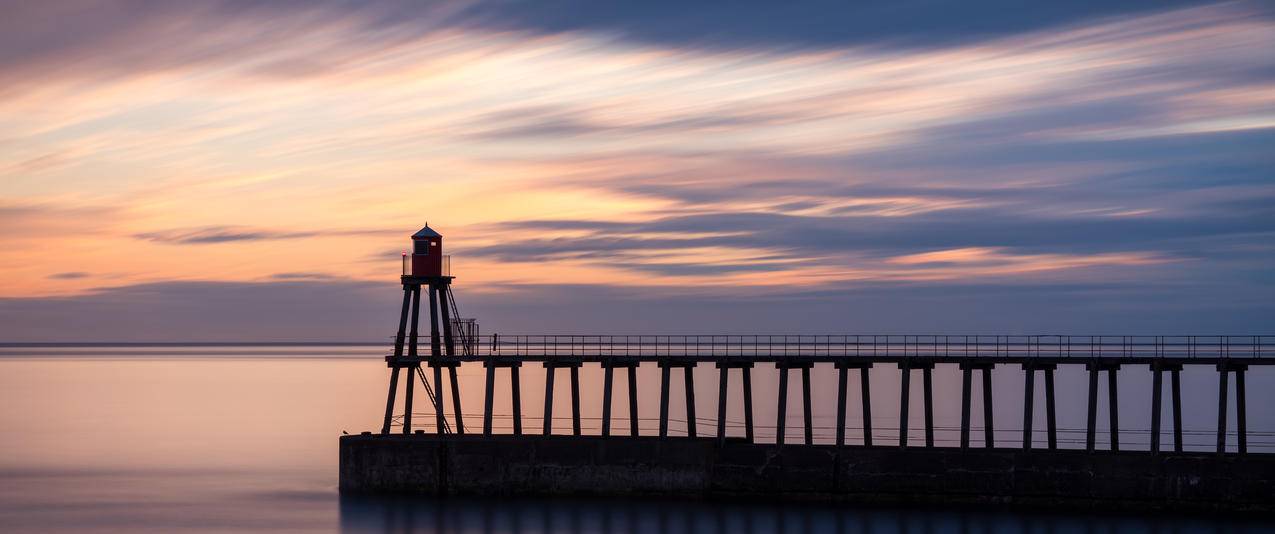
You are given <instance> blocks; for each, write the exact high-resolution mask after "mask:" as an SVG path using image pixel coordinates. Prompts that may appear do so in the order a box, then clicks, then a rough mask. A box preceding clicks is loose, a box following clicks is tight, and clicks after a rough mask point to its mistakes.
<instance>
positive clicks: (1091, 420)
mask: <svg viewBox="0 0 1275 534" xmlns="http://www.w3.org/2000/svg"><path fill="white" fill-rule="evenodd" d="M1085 370H1087V371H1088V372H1089V417H1088V424H1087V425H1086V427H1085V450H1088V451H1092V450H1094V448H1095V441H1096V437H1097V423H1098V372H1099V371H1106V372H1107V413H1108V416H1109V420H1110V421H1111V450H1113V451H1118V450H1120V418H1119V417H1120V416H1119V414H1120V400H1119V396H1118V395H1117V390H1116V382H1117V380H1116V372H1117V371H1119V370H1120V364H1118V363H1108V362H1090V363H1087V364H1085Z"/></svg>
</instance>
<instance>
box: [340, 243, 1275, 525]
mask: <svg viewBox="0 0 1275 534" xmlns="http://www.w3.org/2000/svg"><path fill="white" fill-rule="evenodd" d="M427 230H429V228H428V227H426V228H425V229H423V230H422V232H420V233H418V234H417V236H414V239H419V240H422V241H424V240H435V241H436V242H437V243H438V244H436V245H426V246H424V247H422V246H420V245H418V246H417V247H416V249H415V250H417V251H420V250H425V251H426V253H424V254H422V256H424V255H427V254H429V253H431V252H432V253H434V254H435V255H434V256H431V257H430V258H431V259H430V260H426V258H423V257H420V256H416V255H414V257H413V258H412V259H411V260H410V262H409V260H408V258H407V257H406V255H405V256H404V275H403V277H402V283H403V287H404V298H403V305H402V309H401V314H400V321H399V328H398V332H397V334H396V335H395V337H394V349H393V352H392V353H391V354H389V355H387V356H386V357H385V363H386V365H387V366H388V368H389V369H390V372H391V375H390V386H389V390H388V395H387V400H386V408H385V414H384V419H383V424H382V428H381V430H380V432H379V433H373V432H364V433H362V434H361V435H354V436H344V437H342V438H341V468H340V473H341V489H342V491H344V492H349V493H378V492H392V493H419V494H430V495H445V494H472V495H511V494H518V495H521V494H532V495H535V494H548V495H554V494H569V495H576V494H582V495H662V496H679V497H685V496H694V497H757V498H767V499H814V500H850V501H870V502H940V503H963V502H989V503H1012V504H1031V505H1042V506H1065V507H1081V508H1179V509H1201V510H1260V511H1271V510H1275V504H1272V502H1273V501H1275V499H1271V498H1270V496H1271V495H1275V454H1270V453H1266V452H1253V451H1250V447H1249V437H1250V432H1249V429H1248V424H1247V421H1248V406H1247V400H1246V399H1247V394H1246V387H1247V385H1248V384H1247V381H1246V375H1247V373H1248V371H1249V370H1250V368H1260V367H1262V366H1269V365H1275V336H1261V335H1236V336H1225V335H1221V336H1194V335H1180V336H1140V335H1139V336H1135V335H1129V336H1110V335H1092V336H1069V335H760V334H758V335H488V336H481V335H478V332H477V326H476V325H475V324H474V323H473V322H472V321H468V322H467V321H466V320H460V319H458V318H459V317H460V313H459V310H458V309H457V308H456V304H455V298H454V297H453V296H452V293H451V289H450V284H451V281H452V277H451V276H450V273H449V272H447V271H449V270H450V269H449V267H450V265H449V260H447V259H446V258H442V257H439V256H438V254H437V253H438V252H441V236H438V235H437V233H434V232H432V230H430V231H427ZM418 236H420V237H419V238H418ZM418 243H419V241H418ZM434 249H438V250H434ZM428 261H434V262H438V263H433V264H431V263H428ZM425 270H428V272H424V271H425ZM424 290H427V291H424ZM423 292H425V294H427V295H428V308H427V313H426V315H427V316H428V319H427V320H428V321H429V324H430V336H429V339H428V347H427V350H422V347H421V346H420V344H419V337H420V335H419V333H418V322H419V320H420V304H421V300H422V293H423ZM464 365H471V366H481V367H482V369H483V371H482V372H483V376H484V379H485V380H484V389H483V390H482V391H481V392H466V393H468V394H470V395H476V394H479V393H481V396H482V398H483V400H484V402H483V408H482V413H481V420H482V425H481V428H471V427H470V426H468V425H467V424H466V420H465V414H464V411H463V409H462V408H463V407H462V403H461V398H462V392H461V391H460V389H461V387H460V381H459V380H458V378H457V377H458V369H459V368H461V367H462V366H464ZM524 365H535V366H538V367H542V368H543V372H544V377H545V379H544V385H545V387H544V391H543V395H539V394H538V392H530V391H526V390H525V388H523V387H522V379H521V377H520V370H521V369H522V368H523V367H524ZM644 366H645V367H644ZM701 366H705V367H709V366H711V369H714V370H715V371H716V372H715V374H716V381H715V383H707V384H705V383H698V384H697V383H696V373H695V371H696V369H698V368H700V367H701ZM938 366H942V368H943V369H945V370H948V371H955V372H959V374H960V378H961V388H960V394H959V397H955V398H953V397H952V396H951V395H948V396H946V397H943V398H938V395H937V394H936V392H935V389H934V374H935V369H936V367H938ZM586 368H592V369H596V370H597V371H600V373H601V375H602V385H601V395H600V397H593V398H583V397H582V395H581V373H582V370H583V369H586ZM640 368H646V369H651V368H654V369H657V370H658V380H656V381H655V382H654V383H651V381H649V380H648V381H640V380H639V379H638V375H639V373H638V370H639V369H640ZM882 368H885V369H889V370H891V372H897V375H896V376H897V380H898V385H899V388H898V393H897V394H898V395H899V397H898V415H899V418H898V424H897V426H896V427H894V428H892V429H882V428H879V427H878V428H873V408H872V406H873V404H874V401H876V402H875V403H876V404H877V405H878V406H880V405H881V402H882V399H880V398H874V396H873V390H872V387H871V381H870V380H869V371H870V370H872V369H878V370H880V369H882ZM426 369H428V370H429V373H427V372H426ZM1007 369H1008V370H1012V371H1013V372H1014V373H1017V374H1018V375H1019V376H1020V377H1021V384H1022V388H1023V397H1022V402H1023V406H1022V414H1023V417H1022V420H1021V421H996V420H995V417H994V413H993V407H994V406H996V403H997V402H1003V401H998V400H997V399H995V398H993V392H994V388H993V387H992V385H991V384H992V372H993V371H994V370H1001V371H1002V372H1004V370H1007ZM1060 369H1065V370H1083V373H1084V376H1085V377H1086V378H1087V382H1086V387H1085V388H1084V389H1079V390H1077V389H1075V388H1072V389H1066V390H1060V389H1061V388H1058V387H1056V384H1055V374H1056V373H1057V372H1059V371H1060ZM1121 369H1137V370H1140V371H1141V372H1145V373H1147V374H1148V375H1149V377H1150V380H1151V393H1150V394H1151V398H1150V401H1151V402H1150V413H1148V414H1147V415H1148V417H1147V418H1146V419H1147V420H1148V421H1149V422H1150V429H1149V431H1142V432H1145V433H1146V434H1147V435H1148V436H1149V441H1148V443H1147V445H1148V446H1147V447H1146V448H1138V449H1136V450H1135V449H1132V448H1130V447H1128V446H1124V447H1122V445H1121V443H1120V436H1121V434H1122V433H1126V434H1127V433H1128V431H1127V430H1126V431H1122V430H1121V425H1120V421H1119V414H1120V410H1119V409H1117V407H1118V406H1119V403H1120V401H1119V399H1120V382H1121V381H1120V379H1119V374H1118V371H1119V370H1121ZM1187 369H1191V370H1200V369H1206V370H1208V371H1209V372H1212V373H1216V377H1217V384H1218V387H1217V397H1216V398H1214V399H1212V402H1216V407H1217V419H1216V429H1215V432H1216V433H1215V437H1216V446H1215V447H1214V448H1213V450H1211V451H1200V450H1187V449H1186V447H1184V439H1183V436H1184V429H1183V427H1182V420H1183V415H1182V414H1183V405H1184V398H1186V399H1188V400H1187V401H1186V402H1191V403H1193V405H1197V406H1198V405H1199V404H1200V403H1201V402H1209V401H1208V400H1207V399H1203V398H1201V395H1193V394H1192V393H1193V392H1192V391H1190V390H1188V389H1186V388H1184V387H1183V381H1182V373H1183V372H1184V370H1187ZM755 373H773V375H771V376H773V378H776V379H777V381H778V382H777V383H778V394H777V396H776V397H775V398H759V397H758V396H757V395H755V394H754V391H753V382H754V378H756V377H757V375H756V374H755ZM812 374H815V375H829V376H830V375H835V377H836V381H835V384H836V385H835V392H826V391H822V392H820V393H821V395H815V392H814V391H813V389H814V386H813V382H814V381H812ZM428 375H432V380H430V377H429V376H428ZM617 375H618V376H617ZM794 375H795V376H794ZM918 378H919V387H920V388H921V395H920V398H921V405H920V406H914V405H912V402H913V399H912V396H913V395H912V388H913V387H916V386H917V385H918V384H914V382H917V380H916V379H918ZM976 378H977V380H976ZM401 379H402V381H404V382H405V384H403V386H402V388H401V389H402V390H403V397H402V399H401V400H402V411H401V412H399V411H398V409H397V407H398V406H399V404H398V402H397V401H398V399H397V398H396V396H397V395H398V391H399V389H400V385H399V382H400V380H401ZM560 379H566V380H569V381H570V389H569V398H567V399H555V394H554V393H555V381H557V380H560ZM792 379H796V380H792ZM616 380H621V381H623V384H624V386H625V387H624V389H625V390H626V391H627V395H626V397H627V398H622V399H616V398H614V397H615V396H616V395H615V394H614V393H615V390H616V389H617V388H616V387H615V386H616V384H615V382H616ZM736 380H738V382H737V383H738V384H739V385H740V388H739V390H740V392H741V394H740V395H739V396H738V397H732V396H730V395H729V391H730V384H731V382H732V381H736ZM1037 380H1041V381H1042V382H1043V386H1044V387H1043V397H1038V395H1037V391H1038V388H1037V382H1036V381H1037ZM417 382H420V385H421V386H422V388H423V389H424V390H425V393H426V396H427V401H426V402H424V404H425V406H426V407H427V409H428V410H429V411H430V412H432V413H428V414H415V413H414V410H415V408H416V406H417V405H416V404H415V403H416V402H418V400H417V399H416V398H415V394H414V387H415V384H416V383H417ZM677 382H680V389H681V390H682V393H683V395H684V399H675V398H673V395H672V390H673V389H674V387H675V385H676V383H677ZM790 382H795V383H790ZM1166 382H1167V383H1166ZM855 383H857V387H855V388H854V389H857V395H852V394H851V389H852V388H851V386H852V385H853V384H855ZM976 384H977V385H978V386H979V389H980V390H981V391H980V393H981V394H980V395H978V396H977V397H975V395H974V386H975V385H976ZM1272 385H1275V384H1269V383H1263V384H1260V385H1259V387H1263V388H1269V387H1271V386H1272ZM789 388H799V389H800V395H799V399H800V400H799V402H800V412H801V414H802V418H801V420H800V421H793V422H790V421H788V420H787V415H788V413H789V406H788V402H789V397H790V394H789ZM1166 389H1167V390H1168V391H1165V390H1166ZM714 391H715V393H716V410H715V414H705V417H703V418H701V417H700V416H699V414H697V413H696V395H705V394H712V393H713V392H714ZM444 393H448V394H446V395H445V394H444ZM889 393H890V394H895V393H894V392H893V391H891V392H889ZM834 394H835V395H834ZM528 395H531V396H533V397H537V398H531V399H528V402H543V411H542V412H541V413H542V415H541V416H540V417H539V418H538V419H539V420H538V421H536V420H530V419H531V418H530V417H528V416H526V415H525V414H524V413H523V412H524V398H523V397H524V396H528ZM498 396H499V397H500V398H501V399H505V398H507V399H509V403H510V406H509V411H508V412H503V413H500V414H498V413H497V407H496V406H495V399H496V398H497V397H498ZM654 396H658V399H659V408H658V411H657V413H656V414H642V413H639V398H644V399H645V398H654ZM834 397H835V399H836V400H835V406H833V407H831V410H829V411H835V413H836V417H835V423H834V425H833V426H834V428H833V433H832V436H831V439H816V430H817V429H816V427H815V425H814V422H813V420H814V417H813V415H812V413H813V410H814V409H816V408H820V409H828V408H829V407H828V406H826V404H824V403H823V402H820V404H824V405H821V406H820V405H816V404H815V400H814V399H816V398H819V399H825V398H829V399H830V398H834ZM564 401H565V402H567V403H568V404H567V407H566V408H563V407H562V406H561V405H560V404H558V405H556V404H555V403H561V402H564ZM626 401H627V405H628V410H627V411H628V416H627V420H625V421H615V420H614V418H613V416H612V412H613V406H614V404H615V403H616V402H626ZM1038 402H1039V404H1037V403H1038ZM1100 402H1105V404H1106V405H1107V406H1108V407H1109V409H1108V410H1106V411H1107V421H1106V422H1105V423H1106V435H1105V436H1099V421H1098V413H1099V410H1098V407H1099V403H1100ZM589 403H597V404H596V405H598V406H600V411H601V418H600V421H599V425H598V427H597V432H596V433H594V432H592V430H593V429H592V428H591V429H590V430H591V431H590V432H585V430H584V424H583V417H582V414H581V406H582V405H585V404H589ZM756 403H773V404H772V405H773V406H775V412H774V414H775V416H774V420H773V421H759V420H757V418H756V417H754V415H755V414H754V408H755V406H756ZM936 403H942V404H943V405H946V406H953V405H956V404H957V403H959V406H960V414H961V416H960V425H959V440H957V441H956V442H955V443H944V442H940V441H938V440H936V438H935V434H936V425H935V421H934V419H935V418H934V413H935V405H936ZM1063 403H1066V404H1067V405H1068V406H1073V407H1075V406H1077V404H1078V403H1083V406H1084V409H1085V413H1086V415H1087V417H1086V423H1085V427H1084V439H1083V446H1072V447H1067V446H1064V444H1063V443H1061V440H1060V439H1059V434H1060V432H1061V431H1062V430H1063V429H1060V428H1059V426H1058V424H1057V411H1058V407H1059V406H1060V405H1061V404H1063ZM1232 403H1233V404H1234V406H1235V412H1234V414H1233V417H1234V420H1235V428H1228V420H1230V419H1231V416H1230V415H1228V406H1229V405H1231V404H1232ZM449 404H450V405H451V406H450V408H449V407H448V405H449ZM677 404H681V405H682V406H681V408H682V409H683V410H684V413H685V414H686V417H685V419H684V420H675V419H673V418H672V417H671V416H670V407H671V406H676V405H677ZM1166 404H1167V408H1168V412H1169V414H1170V415H1169V417H1167V418H1165V417H1162V414H1163V412H1164V411H1165V408H1166ZM976 406H977V408H978V410H976V409H975V408H976ZM732 407H734V408H735V411H737V412H742V413H743V422H742V425H735V424H729V421H728V419H727V413H728V410H730V409H731V408H732ZM1038 407H1039V408H1043V410H1044V417H1043V419H1044V425H1043V428H1038V427H1037V426H1036V424H1035V415H1036V413H1037V410H1038V409H1039V408H1038ZM794 408H795V407H794ZM1262 408H1264V407H1262ZM1262 408H1259V409H1262ZM852 411H857V412H858V413H861V414H862V427H861V428H854V429H848V427H847V424H846V420H847V414H849V413H852ZM980 411H981V417H979V419H980V421H979V425H978V426H975V425H974V419H975V418H976V416H977V415H978V414H979V412H980ZM566 412H569V413H570V422H571V425H570V429H571V430H570V433H564V434H561V435H559V434H555V432H554V425H553V422H554V419H555V414H557V413H566ZM414 415H417V416H418V417H419V416H421V415H428V417H426V419H427V420H428V419H432V424H428V425H425V426H423V425H421V424H418V423H417V421H419V420H420V419H419V418H414V417H413V416H414ZM498 416H499V417H501V419H502V420H504V419H505V417H507V418H508V420H509V422H510V423H511V424H510V425H508V426H505V425H501V427H497V425H496V424H494V423H495V419H496V418H497V417H498ZM917 416H919V417H920V418H921V419H922V420H923V425H922V426H921V427H920V431H921V436H923V440H922V439H921V437H920V436H915V435H913V437H914V438H915V439H909V438H910V436H909V430H910V429H911V421H912V419H913V417H917ZM651 417H655V421H654V423H655V424H654V429H655V430H654V431H652V430H651V428H650V427H647V428H645V429H644V427H643V426H642V425H641V424H640V423H641V421H643V420H650V418H651ZM705 420H706V421H705ZM536 423H539V424H536ZM701 423H707V425H708V428H712V429H713V432H711V434H707V435H703V434H701V433H700V427H701ZM621 425H623V427H627V428H626V431H616V429H617V428H621ZM790 425H791V428H794V429H796V428H800V429H801V431H802V432H801V437H802V439H800V440H798V441H796V442H793V441H789V440H788V437H787V435H788V432H787V431H788V429H789V428H790ZM740 426H742V428H739V427H740ZM997 428H999V429H1000V430H999V431H998V430H996V429H997ZM1168 428H1171V429H1172V434H1171V436H1172V437H1171V439H1170V440H1169V441H1168V442H1166V443H1162V442H1161V437H1162V434H1164V432H1165V431H1166V430H1167V429H1168ZM427 429H428V431H427ZM732 430H734V433H733V434H732V432H731V431H732ZM763 430H765V431H766V433H767V434H768V435H770V436H773V439H772V440H765V439H761V434H762V431H763ZM848 430H855V431H856V433H857V434H858V435H859V436H860V437H859V438H858V439H857V440H852V439H850V436H851V434H850V433H849V432H848ZM883 430H888V431H890V432H889V435H888V436H883V435H882V431H883ZM1007 431H1008V432H1013V433H1015V434H1017V435H1018V436H1019V437H1020V438H1021V440H1011V442H1010V443H1012V444H1013V445H1012V446H1006V445H1007V442H1006V441H1005V440H1004V439H999V440H998V439H997V438H996V434H997V432H1000V433H1001V434H1002V435H1003V434H1004V433H1005V432H1007ZM1041 434H1043V435H1044V440H1043V443H1040V444H1038V440H1037V437H1038V436H1039V435H1041ZM1261 434H1262V435H1269V434H1270V433H1269V432H1263V433H1261ZM1101 438H1105V439H1101ZM1100 441H1101V442H1102V443H1101V444H1100Z"/></svg>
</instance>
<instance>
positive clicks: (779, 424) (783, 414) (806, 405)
mask: <svg viewBox="0 0 1275 534" xmlns="http://www.w3.org/2000/svg"><path fill="white" fill-rule="evenodd" d="M775 367H776V368H777V369H779V408H778V410H779V411H778V413H777V414H776V417H775V427H776V437H775V440H776V441H775V443H777V444H779V445H783V444H784V430H785V426H784V423H785V420H786V419H787V416H788V414H787V411H788V409H787V407H788V370H789V369H798V370H800V371H801V397H802V415H803V422H804V423H805V424H804V427H805V428H804V430H805V436H804V437H805V443H806V444H807V445H809V444H812V443H814V423H813V419H812V417H811V414H810V368H811V367H814V363H813V362H810V361H780V362H775Z"/></svg>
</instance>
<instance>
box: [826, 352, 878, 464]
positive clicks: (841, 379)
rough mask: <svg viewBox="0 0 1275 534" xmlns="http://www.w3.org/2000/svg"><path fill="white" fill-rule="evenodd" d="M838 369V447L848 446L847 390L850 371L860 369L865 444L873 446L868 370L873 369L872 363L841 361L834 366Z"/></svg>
mask: <svg viewBox="0 0 1275 534" xmlns="http://www.w3.org/2000/svg"><path fill="white" fill-rule="evenodd" d="M834 365H835V367H836V368H837V446H842V445H845V444H846V402H847V398H848V395H847V392H846V388H847V385H848V383H849V377H848V376H847V375H848V374H849V371H850V369H858V370H859V372H860V373H861V375H860V376H861V378H862V381H861V382H862V384H861V386H860V389H861V390H862V391H863V397H862V398H863V400H862V402H863V444H864V445H872V414H871V408H870V405H869V404H868V369H869V368H871V367H872V362H863V361H857V362H847V361H839V362H837V363H836V364H834Z"/></svg>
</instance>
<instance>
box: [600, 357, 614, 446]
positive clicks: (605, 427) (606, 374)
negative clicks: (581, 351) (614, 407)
mask: <svg viewBox="0 0 1275 534" xmlns="http://www.w3.org/2000/svg"><path fill="white" fill-rule="evenodd" d="M614 379H615V368H614V367H611V366H610V365H607V364H605V363H604V364H602V435H603V436H604V437H605V436H610V435H611V382H613V381H614Z"/></svg>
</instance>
